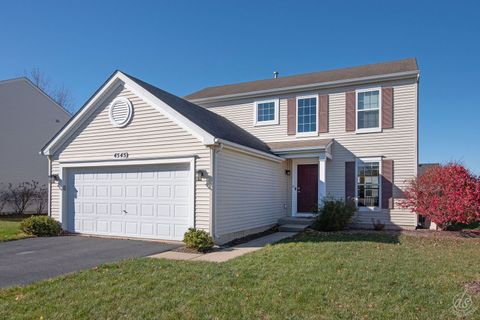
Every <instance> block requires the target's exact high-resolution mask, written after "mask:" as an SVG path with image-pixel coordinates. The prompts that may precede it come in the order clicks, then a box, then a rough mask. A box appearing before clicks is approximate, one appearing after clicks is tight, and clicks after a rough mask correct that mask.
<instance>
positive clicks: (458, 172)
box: [401, 163, 480, 228]
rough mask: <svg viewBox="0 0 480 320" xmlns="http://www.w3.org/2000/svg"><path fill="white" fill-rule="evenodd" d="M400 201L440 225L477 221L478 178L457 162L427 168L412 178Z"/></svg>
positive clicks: (479, 210) (479, 207) (479, 211)
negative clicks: (402, 199) (403, 197)
mask: <svg viewBox="0 0 480 320" xmlns="http://www.w3.org/2000/svg"><path fill="white" fill-rule="evenodd" d="M405 196H406V199H405V200H404V201H403V202H402V203H401V205H402V206H403V207H405V208H409V209H410V210H412V212H416V213H418V214H419V215H422V216H425V217H428V218H430V220H431V221H433V222H435V223H436V224H437V225H438V226H439V227H440V228H446V227H448V226H449V225H451V224H453V223H465V224H470V223H473V222H476V221H480V177H477V176H475V175H474V174H472V173H471V172H470V171H468V169H466V168H465V167H464V166H462V165H460V164H457V163H449V164H446V165H441V166H435V167H430V168H428V169H427V170H426V171H425V173H424V174H422V175H421V176H419V177H417V178H416V179H414V180H412V181H411V182H410V184H409V186H408V187H407V189H406V190H405Z"/></svg>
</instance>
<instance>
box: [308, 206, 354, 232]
mask: <svg viewBox="0 0 480 320" xmlns="http://www.w3.org/2000/svg"><path fill="white" fill-rule="evenodd" d="M355 211H356V208H355V204H354V203H353V202H351V201H349V202H345V201H343V200H336V199H325V200H324V201H323V206H322V207H321V208H319V210H318V215H317V218H316V220H315V223H314V225H313V227H314V228H315V229H317V230H321V231H338V230H344V229H345V228H346V227H347V226H348V224H349V223H350V221H351V220H352V217H353V215H354V214H355Z"/></svg>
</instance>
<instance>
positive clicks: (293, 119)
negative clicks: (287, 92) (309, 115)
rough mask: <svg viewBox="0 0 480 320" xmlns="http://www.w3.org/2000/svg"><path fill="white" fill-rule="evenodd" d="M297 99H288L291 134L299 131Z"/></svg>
mask: <svg viewBox="0 0 480 320" xmlns="http://www.w3.org/2000/svg"><path fill="white" fill-rule="evenodd" d="M296 103H297V102H296V99H295V98H289V99H288V100H287V134H288V135H289V136H291V135H295V134H296V132H297V128H296V126H297V116H296V113H297V110H296V109H297V106H296Z"/></svg>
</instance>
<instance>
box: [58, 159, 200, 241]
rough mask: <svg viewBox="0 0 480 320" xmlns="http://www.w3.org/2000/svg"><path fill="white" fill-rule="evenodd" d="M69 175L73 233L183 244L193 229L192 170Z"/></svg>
mask: <svg viewBox="0 0 480 320" xmlns="http://www.w3.org/2000/svg"><path fill="white" fill-rule="evenodd" d="M68 170H69V171H68V181H67V185H68V187H67V198H68V228H69V230H70V231H73V232H79V233H86V234H96V235H107V236H109V235H111V236H121V237H138V238H151V239H167V240H182V239H183V234H184V232H185V231H186V230H187V228H188V227H190V226H191V225H192V223H193V210H192V208H191V207H190V205H191V204H190V199H191V197H192V196H193V195H192V194H191V190H190V189H191V188H190V185H191V183H192V180H191V179H193V177H191V175H190V168H189V164H169V165H151V166H141V167H140V166H122V167H97V168H72V169H68Z"/></svg>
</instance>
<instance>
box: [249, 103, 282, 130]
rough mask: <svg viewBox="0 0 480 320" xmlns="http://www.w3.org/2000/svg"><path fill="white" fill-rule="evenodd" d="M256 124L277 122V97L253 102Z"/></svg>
mask: <svg viewBox="0 0 480 320" xmlns="http://www.w3.org/2000/svg"><path fill="white" fill-rule="evenodd" d="M254 119H255V121H254V123H255V125H256V126H261V125H269V124H278V99H273V100H265V101H257V102H255V114H254Z"/></svg>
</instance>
